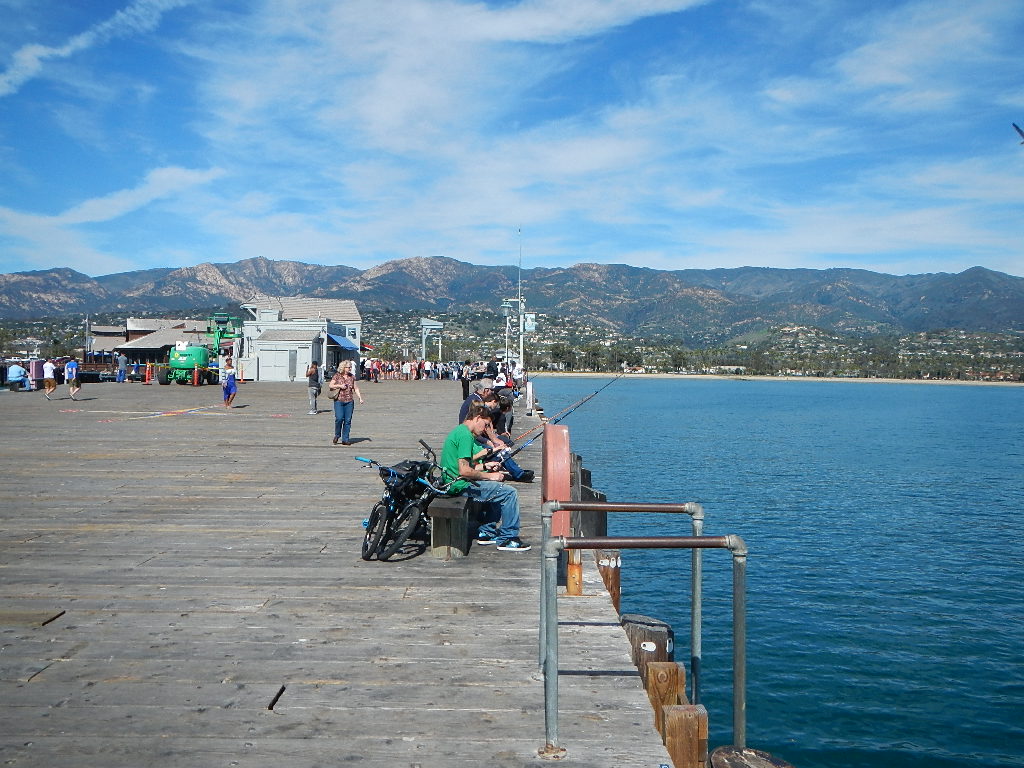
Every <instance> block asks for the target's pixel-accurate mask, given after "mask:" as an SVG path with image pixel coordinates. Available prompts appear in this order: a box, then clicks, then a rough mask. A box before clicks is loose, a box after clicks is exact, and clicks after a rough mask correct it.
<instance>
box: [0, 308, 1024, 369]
mask: <svg viewBox="0 0 1024 768" xmlns="http://www.w3.org/2000/svg"><path fill="white" fill-rule="evenodd" d="M236 311H237V308H236ZM137 314H138V315H139V316H140V317H145V316H146V315H147V314H148V313H146V312H145V311H141V312H139V313H137ZM432 318H433V319H434V320H436V321H437V322H438V323H439V324H441V325H442V326H443V329H442V330H441V331H440V333H439V334H438V335H437V336H434V337H432V340H431V343H430V344H429V345H426V346H425V347H424V349H425V351H426V357H427V359H430V360H433V361H437V362H445V361H448V362H451V361H462V360H467V359H474V360H475V359H479V358H486V357H489V356H490V355H491V354H497V355H498V356H499V357H501V356H504V354H505V353H506V351H507V350H505V349H504V347H503V345H502V341H501V339H502V334H503V332H504V328H503V325H504V324H505V319H504V318H503V317H502V316H501V315H500V314H498V313H495V312H485V311H475V312H458V313H438V314H436V315H433V316H432ZM421 319H422V313H421V312H416V311H391V312H381V311H369V312H364V313H362V321H363V324H362V338H363V339H364V340H365V341H366V343H367V344H368V345H370V346H372V350H366V354H368V355H371V356H373V357H377V358H380V359H385V360H395V359H416V358H418V357H419V356H420V352H421V345H422V336H421V328H420V325H419V323H420V320H421ZM93 322H94V323H96V324H102V325H104V326H106V327H109V328H117V327H123V326H124V324H125V322H126V318H125V317H123V316H122V317H117V316H113V315H110V316H105V315H102V316H97V317H95V318H93ZM84 329H85V325H84V319H83V318H69V317H62V318H39V319H35V320H10V319H7V320H3V321H0V354H2V355H3V356H4V358H5V359H12V358H14V359H17V358H21V359H30V358H33V357H35V358H41V357H46V356H52V357H60V356H64V355H69V354H75V353H76V351H77V352H79V353H80V352H81V350H82V349H83V347H84V344H85V342H84ZM518 334H519V329H518V327H517V326H516V325H515V324H512V327H511V328H510V332H509V334H508V335H507V336H506V338H507V339H508V340H509V341H508V342H507V343H509V344H510V345H511V347H512V349H513V350H516V349H518V344H519V338H518ZM438 340H439V341H440V347H439V346H438ZM496 340H497V341H496ZM499 347H501V348H500V349H499ZM523 349H524V357H525V362H526V366H527V368H528V369H530V370H540V371H564V372H611V371H622V370H627V371H629V372H632V373H638V374H642V373H676V374H684V375H707V374H718V375H751V376H799V377H837V378H887V379H911V380H950V381H1024V333H1020V332H1013V333H983V332H971V331H964V330H957V329H945V330H935V331H929V332H925V333H909V334H900V335H877V336H867V337H865V336H853V335H841V334H837V333H834V332H830V331H826V330H823V329H820V328H814V327H810V326H800V325H789V326H784V327H779V328H773V329H770V330H765V331H761V332H758V333H752V334H748V335H746V336H744V337H740V338H736V339H731V340H730V341H728V342H725V343H720V344H716V345H711V346H707V347H703V348H693V347H686V346H684V345H683V344H681V343H680V342H679V341H678V340H675V339H672V338H670V337H668V336H666V335H664V334H652V335H651V336H649V337H639V336H629V335H625V334H622V333H620V332H618V331H616V330H614V329H612V328H609V327H608V326H607V325H605V324H601V323H599V322H596V321H593V320H586V319H580V318H576V317H572V316H568V315H556V314H551V313H539V314H538V315H537V321H536V330H535V331H534V332H532V333H526V334H524V345H523ZM439 351H440V354H438V353H439Z"/></svg>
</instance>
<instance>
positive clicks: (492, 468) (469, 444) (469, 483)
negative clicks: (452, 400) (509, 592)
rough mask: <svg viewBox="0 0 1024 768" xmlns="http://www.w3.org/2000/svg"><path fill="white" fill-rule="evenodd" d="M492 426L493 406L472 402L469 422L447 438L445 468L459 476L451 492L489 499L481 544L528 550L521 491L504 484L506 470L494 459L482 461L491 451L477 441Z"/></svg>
mask: <svg viewBox="0 0 1024 768" xmlns="http://www.w3.org/2000/svg"><path fill="white" fill-rule="evenodd" d="M490 425H491V414H490V409H489V408H487V406H485V405H483V403H471V404H470V406H469V411H468V413H467V414H466V419H465V421H463V422H462V423H461V424H459V426H457V427H456V428H455V429H453V430H452V431H451V432H450V433H449V434H448V437H447V438H446V439H445V441H444V448H443V449H442V450H441V467H442V468H443V469H444V470H445V473H446V475H447V476H448V477H453V476H454V477H457V478H458V479H457V480H456V481H455V482H454V483H452V487H451V489H450V490H449V493H451V494H452V495H455V494H459V493H461V494H463V495H465V496H468V497H470V498H471V499H474V500H476V501H481V502H485V504H486V505H487V506H488V507H489V509H490V514H488V515H487V516H486V518H485V521H484V523H483V524H482V525H481V526H480V528H479V530H478V531H477V539H476V542H477V544H480V545H484V546H486V545H489V544H494V545H496V546H497V549H500V550H501V551H502V552H526V551H528V550H529V549H530V545H529V544H524V543H523V542H522V540H521V539H520V538H519V494H518V493H516V489H515V488H513V487H511V486H509V485H506V484H505V483H504V478H505V473H504V472H501V471H500V468H499V467H498V466H497V465H496V464H495V463H494V462H491V464H490V465H487V464H485V465H482V466H481V465H480V464H479V462H480V459H481V458H482V457H483V456H484V455H486V454H488V453H489V451H488V450H487V449H486V448H484V447H483V446H481V445H480V444H479V443H478V442H477V438H478V437H480V436H482V435H483V434H484V433H485V432H486V431H487V428H488V427H489V426H490ZM499 522H500V523H501V525H500V527H499V525H498V524H499Z"/></svg>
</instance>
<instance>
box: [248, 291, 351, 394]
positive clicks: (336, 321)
mask: <svg viewBox="0 0 1024 768" xmlns="http://www.w3.org/2000/svg"><path fill="white" fill-rule="evenodd" d="M241 310H242V338H241V339H239V340H238V341H237V342H236V355H237V360H236V362H235V367H236V368H238V369H239V371H240V373H241V374H242V376H243V377H244V378H246V379H252V380H256V381H295V380H296V379H302V378H304V377H305V375H306V368H307V367H308V366H309V363H310V361H311V360H316V361H317V362H318V363H321V364H323V365H324V366H325V367H326V368H334V367H336V366H337V365H338V364H339V363H340V362H341V361H342V360H352V361H354V362H356V364H357V365H358V362H359V349H360V344H361V340H362V329H363V318H362V317H361V316H360V314H359V310H358V309H356V304H355V302H354V301H350V300H348V299H312V298H300V297H284V296H265V295H257V296H254V297H253V298H252V299H250V300H249V301H247V302H245V303H243V304H242V305H241Z"/></svg>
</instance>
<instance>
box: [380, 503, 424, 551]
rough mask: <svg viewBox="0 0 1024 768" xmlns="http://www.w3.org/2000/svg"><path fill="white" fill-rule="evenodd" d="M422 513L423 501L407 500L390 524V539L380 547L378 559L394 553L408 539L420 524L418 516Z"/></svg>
mask: <svg viewBox="0 0 1024 768" xmlns="http://www.w3.org/2000/svg"><path fill="white" fill-rule="evenodd" d="M422 513H423V502H421V501H420V500H419V499H415V500H414V501H410V502H408V503H407V504H406V505H405V506H404V507H402V511H401V512H399V513H398V515H397V516H396V517H395V522H394V524H393V525H392V526H391V537H392V538H391V540H390V541H388V542H385V543H384V545H383V547H382V548H381V551H380V554H379V555H377V559H378V560H387V559H388V558H389V557H391V556H392V555H393V554H395V553H396V552H397V551H398V550H399V549H401V548H402V546H403V545H404V544H405V542H406V541H408V539H409V537H410V536H411V535H412V532H413V531H415V530H416V526H418V525H419V524H420V516H421V515H422Z"/></svg>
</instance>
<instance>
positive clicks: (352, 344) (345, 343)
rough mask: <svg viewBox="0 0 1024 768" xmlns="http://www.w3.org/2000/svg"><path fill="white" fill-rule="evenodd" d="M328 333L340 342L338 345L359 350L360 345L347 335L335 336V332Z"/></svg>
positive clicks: (354, 350)
mask: <svg viewBox="0 0 1024 768" xmlns="http://www.w3.org/2000/svg"><path fill="white" fill-rule="evenodd" d="M327 335H328V336H330V337H331V338H332V339H334V340H335V341H336V342H338V346H339V347H341V348H342V349H351V350H352V351H353V352H358V351H359V345H358V344H356V343H355V342H354V341H352V339H349V338H347V337H345V336H335V335H334V334H333V333H328V334H327Z"/></svg>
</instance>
